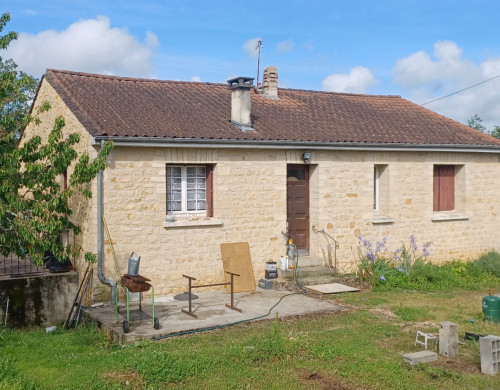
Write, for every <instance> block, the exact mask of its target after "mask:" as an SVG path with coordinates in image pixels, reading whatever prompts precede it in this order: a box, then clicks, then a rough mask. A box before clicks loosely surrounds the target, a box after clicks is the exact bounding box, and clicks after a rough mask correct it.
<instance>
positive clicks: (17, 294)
mask: <svg viewBox="0 0 500 390" xmlns="http://www.w3.org/2000/svg"><path fill="white" fill-rule="evenodd" d="M77 290H78V274H77V273H76V272H75V271H70V272H68V273H64V274H53V275H46V276H43V277H31V278H17V279H7V280H1V281H0V302H1V303H2V314H4V312H5V310H6V307H7V297H9V309H8V315H7V326H9V327H16V328H17V327H26V326H33V325H34V326H40V325H43V326H50V325H59V324H60V323H61V322H64V321H65V320H66V317H67V315H68V313H69V311H70V309H71V305H72V304H73V301H74V299H75V297H76V292H77ZM3 318H5V317H2V320H3ZM2 325H3V323H2Z"/></svg>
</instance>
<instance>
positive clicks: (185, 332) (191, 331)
mask: <svg viewBox="0 0 500 390" xmlns="http://www.w3.org/2000/svg"><path fill="white" fill-rule="evenodd" d="M297 294H304V292H302V291H300V292H293V293H290V294H286V295H283V296H282V297H281V298H280V299H279V300H278V302H276V303H275V304H274V305H273V306H271V308H270V309H269V310H268V312H267V314H263V315H261V316H258V317H254V318H249V319H246V320H241V321H236V322H232V323H229V324H223V325H216V326H211V327H208V328H201V329H192V330H186V331H184V332H178V333H172V334H167V335H165V336H160V337H155V338H154V339H152V340H153V341H159V340H163V339H168V338H171V337H177V336H184V335H187V334H193V333H201V332H207V331H209V330H216V329H222V328H227V327H228V326H233V325H239V324H244V323H245V322H250V321H256V320H260V319H261V318H264V317H267V316H268V315H269V314H271V311H272V310H273V309H274V308H275V307H276V306H278V305H279V304H280V302H281V301H282V300H283V298H285V297H289V296H291V295H297ZM132 345H133V344H132Z"/></svg>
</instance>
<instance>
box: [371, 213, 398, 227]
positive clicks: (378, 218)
mask: <svg viewBox="0 0 500 390" xmlns="http://www.w3.org/2000/svg"><path fill="white" fill-rule="evenodd" d="M389 223H394V218H391V217H384V216H382V215H378V216H374V217H373V219H372V224H374V225H381V224H389Z"/></svg>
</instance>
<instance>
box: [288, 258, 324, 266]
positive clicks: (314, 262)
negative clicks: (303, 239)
mask: <svg viewBox="0 0 500 390" xmlns="http://www.w3.org/2000/svg"><path fill="white" fill-rule="evenodd" d="M323 263H324V261H323V258H322V257H317V256H299V267H319V266H322V265H323ZM293 264H295V259H294V261H293Z"/></svg>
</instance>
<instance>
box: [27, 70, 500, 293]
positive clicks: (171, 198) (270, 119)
mask: <svg viewBox="0 0 500 390" xmlns="http://www.w3.org/2000/svg"><path fill="white" fill-rule="evenodd" d="M277 81H278V80H277V72H276V69H275V68H274V67H269V68H267V69H266V71H265V74H264V82H263V87H262V89H259V90H257V89H256V88H254V86H253V85H252V84H253V79H251V78H245V77H241V78H236V79H233V80H230V81H229V82H228V84H227V85H225V84H212V83H200V82H180V81H159V80H146V79H133V78H124V77H113V76H103V75H95V74H85V73H77V72H70V71H59V70H48V71H47V72H46V74H45V75H44V77H43V79H42V81H41V84H40V87H39V90H38V94H37V96H36V99H35V102H34V108H36V107H37V106H38V105H40V104H41V103H42V102H44V101H49V102H50V103H51V106H52V108H51V110H50V111H49V112H47V113H44V114H43V116H42V125H40V126H35V125H30V126H28V127H27V128H26V130H25V135H24V136H25V137H26V136H30V135H32V134H35V133H46V132H48V130H49V128H50V126H51V124H52V123H53V119H54V118H55V117H56V116H58V115H62V116H63V117H64V118H65V120H66V123H67V124H66V127H65V131H67V132H78V133H80V135H81V143H80V145H79V148H80V151H85V152H88V153H89V154H90V155H91V156H95V155H96V154H97V153H98V151H99V147H100V144H101V142H103V141H105V140H113V141H114V144H115V147H114V150H113V151H112V153H111V155H110V157H109V164H108V168H107V169H106V170H105V171H104V173H103V175H102V177H101V178H100V180H101V182H100V183H101V185H100V188H98V187H99V186H98V183H93V185H92V190H93V194H94V196H93V199H92V200H90V201H84V200H83V199H77V200H75V204H74V209H75V214H74V216H73V218H74V219H75V221H76V222H78V223H80V225H81V226H82V234H81V235H80V236H78V237H76V238H74V239H75V242H76V243H78V244H80V245H82V247H83V249H84V250H85V251H91V252H94V253H96V252H99V247H101V248H102V253H101V256H102V274H103V275H105V278H107V279H109V280H117V279H118V276H117V271H116V268H119V269H120V270H121V272H122V273H125V272H126V269H127V261H128V258H129V256H130V254H131V252H133V251H135V252H137V253H138V254H139V255H140V256H141V265H140V273H141V274H142V275H144V276H147V277H149V278H150V279H152V283H153V284H154V286H155V290H156V293H157V294H171V293H177V292H181V291H184V290H185V288H186V281H185V279H184V278H183V277H182V274H186V273H187V274H189V275H192V276H194V277H196V278H198V279H200V280H202V281H203V282H205V283H213V282H218V281H220V280H221V279H222V278H223V268H222V261H221V252H220V244H221V243H228V242H248V243H249V246H250V252H251V257H252V264H253V269H254V274H255V278H256V280H257V279H259V278H261V277H263V276H264V269H265V262H266V261H270V260H274V261H277V260H278V259H279V258H280V256H282V255H285V252H286V247H285V242H286V240H285V238H284V234H286V232H287V228H288V234H289V236H290V237H292V238H293V239H294V240H295V243H296V244H297V248H298V249H299V250H300V253H301V255H302V256H308V255H309V256H321V247H320V237H319V236H318V235H316V234H314V233H313V229H312V228H313V226H314V227H315V228H316V229H318V230H322V229H324V230H325V232H327V233H328V234H330V235H331V236H332V237H334V238H335V239H336V240H338V242H339V245H340V246H339V251H338V260H339V264H338V268H339V270H340V272H349V271H352V270H354V269H355V266H356V262H357V257H356V255H355V254H356V250H357V249H356V248H357V247H358V235H359V234H361V235H362V236H363V237H367V238H369V239H370V240H373V241H376V240H381V239H382V238H383V237H386V238H387V246H388V247H390V248H392V249H394V248H396V247H397V246H399V245H400V244H401V242H402V241H404V242H408V239H409V236H410V235H414V236H415V238H416V239H417V242H418V243H424V242H426V241H432V242H433V245H432V247H431V256H430V259H431V260H432V261H435V262H443V261H449V260H452V259H471V258H474V257H476V256H478V255H479V254H481V253H484V252H486V251H488V250H490V249H492V248H496V249H499V248H500V237H499V236H498V234H497V232H498V231H499V230H500V217H499V213H500V200H499V199H500V197H499V189H500V140H497V139H495V138H492V137H490V136H489V135H486V134H482V133H480V132H478V131H476V130H473V129H471V128H469V127H467V126H465V125H462V124H460V123H457V122H455V121H453V120H451V119H449V118H446V117H443V116H441V115H438V114H436V113H434V112H432V111H430V110H427V109H425V108H423V107H421V106H419V105H416V104H414V103H411V102H409V101H407V100H405V99H402V98H401V97H398V96H373V95H358V94H346V93H328V92H318V91H306V90H296V89H282V88H278V85H277ZM98 181H99V180H98ZM98 190H99V191H98ZM100 199H102V203H101V201H100ZM100 204H102V207H101V210H99V205H100ZM98 212H102V214H103V216H104V221H105V227H106V226H107V229H104V231H103V228H102V227H101V228H99V224H98V220H99V219H100V218H98ZM106 230H107V231H108V232H109V234H108V233H107V232H106ZM99 236H101V239H99ZM110 244H112V246H113V247H112V248H111V245H110ZM112 249H113V250H114V252H115V254H116V259H117V263H118V264H117V266H116V267H115V262H114V260H113V256H112ZM75 263H76V266H77V267H80V268H81V267H82V266H83V265H82V260H81V259H76V260H75ZM94 293H95V296H96V299H97V298H99V297H100V296H101V295H106V294H108V295H109V288H107V287H106V286H105V285H104V284H100V283H96V284H95V288H94Z"/></svg>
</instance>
